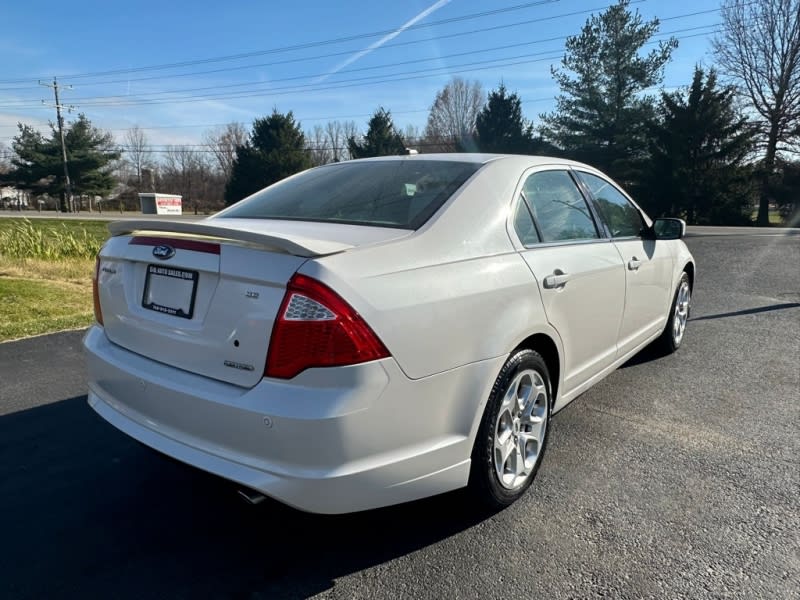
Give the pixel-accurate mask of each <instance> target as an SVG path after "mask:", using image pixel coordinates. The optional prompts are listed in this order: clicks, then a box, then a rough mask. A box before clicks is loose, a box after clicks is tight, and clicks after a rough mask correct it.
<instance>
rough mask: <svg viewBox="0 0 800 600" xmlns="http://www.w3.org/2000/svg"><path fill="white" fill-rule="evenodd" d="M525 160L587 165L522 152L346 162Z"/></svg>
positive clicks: (432, 155)
mask: <svg viewBox="0 0 800 600" xmlns="http://www.w3.org/2000/svg"><path fill="white" fill-rule="evenodd" d="M520 159H523V160H525V162H526V163H528V164H529V166H532V167H534V166H538V165H549V164H553V163H558V164H567V165H575V166H589V165H584V164H583V163H579V162H576V161H574V160H568V159H566V158H558V157H554V156H529V155H524V154H485V153H478V152H474V153H473V152H449V153H448V152H440V153H432V154H409V155H402V156H375V157H373V158H359V159H354V160H351V161H347V162H371V161H387V160H389V161H437V160H438V161H451V162H463V163H472V164H486V163H489V162H493V161H498V160H520Z"/></svg>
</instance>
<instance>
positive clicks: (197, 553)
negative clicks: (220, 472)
mask: <svg viewBox="0 0 800 600" xmlns="http://www.w3.org/2000/svg"><path fill="white" fill-rule="evenodd" d="M720 231H721V230H713V231H711V232H704V231H702V230H694V231H693V235H692V236H691V237H689V238H687V243H688V245H689V246H690V248H691V250H692V251H693V252H694V254H695V257H696V259H697V265H698V281H697V285H696V289H695V294H694V305H693V313H692V319H691V321H690V323H689V328H688V330H687V337H686V338H685V341H684V346H683V347H682V348H681V349H680V350H679V352H678V353H677V354H674V355H671V356H667V357H661V356H658V355H657V354H655V353H653V352H652V351H645V352H644V353H643V354H641V355H639V356H638V357H636V358H634V359H633V360H632V361H631V362H629V363H628V364H627V365H625V366H624V367H623V368H621V369H620V370H618V371H617V372H615V373H614V374H612V375H611V376H610V377H608V378H607V379H606V380H605V381H603V382H601V383H600V384H598V385H597V386H595V387H594V388H592V389H591V390H589V391H588V392H587V393H585V394H583V395H582V396H581V397H579V398H578V399H576V400H575V401H574V402H573V403H572V404H570V405H569V406H568V407H567V408H566V409H565V410H563V411H562V412H561V413H559V414H558V415H557V416H556V417H555V419H554V421H553V424H552V429H551V431H550V435H551V438H550V445H549V448H548V451H547V455H546V456H545V459H544V463H543V465H542V468H541V470H540V471H539V475H538V477H537V479H536V481H535V482H534V486H533V487H532V488H531V490H530V491H529V492H528V493H527V494H526V496H524V497H523V499H521V501H519V502H518V503H516V504H515V505H514V506H512V507H510V508H508V509H506V510H505V511H503V512H501V513H498V514H495V515H486V514H481V513H480V512H478V511H476V510H475V509H474V508H473V507H472V506H471V505H470V504H469V499H468V497H467V496H466V495H465V494H464V493H463V492H455V493H452V494H447V495H444V496H440V497H437V498H432V499H428V500H423V501H419V502H415V503H411V504H407V505H403V506H399V507H393V508H387V509H381V510H376V511H370V512H366V513H360V514H354V515H345V516H336V517H325V516H315V515H308V514H304V513H300V512H297V511H294V510H292V509H289V508H286V507H284V506H281V505H279V504H277V503H273V502H268V503H264V504H261V505H258V506H255V507H252V506H247V505H245V504H243V503H242V502H241V501H239V500H238V499H237V498H236V497H235V495H234V493H233V491H232V488H231V487H230V486H229V485H228V484H227V483H225V482H223V481H221V480H218V479H216V478H214V477H211V476H209V475H206V474H204V473H201V472H198V471H194V470H192V469H189V468H187V467H184V466H182V465H179V464H177V463H174V462H172V461H170V460H167V459H165V458H162V457H160V456H158V455H156V454H154V453H153V452H151V451H149V450H148V449H146V448H143V447H141V446H139V445H138V444H137V443H135V442H133V441H132V440H130V439H129V438H127V437H126V436H124V435H123V434H121V433H119V432H117V431H116V430H115V429H114V428H113V427H111V426H110V425H107V424H106V423H105V422H104V421H102V420H101V419H100V418H99V417H97V416H96V415H95V414H94V412H93V411H92V410H91V409H90V408H89V407H88V406H87V405H86V395H85V393H86V383H85V373H84V360H83V357H82V353H81V344H80V343H81V336H82V332H66V333H60V334H56V335H51V336H44V337H39V338H32V339H29V340H23V341H19V342H11V343H6V344H0V597H2V598H8V599H11V598H137V599H138V598H170V599H173V598H238V599H248V600H255V599H266V598H304V597H309V596H318V597H320V598H341V599H345V598H347V599H350V598H369V599H381V598H414V599H417V598H436V599H439V598H509V597H516V598H536V597H538V598H599V597H610V598H658V599H660V598H722V597H725V598H781V599H783V598H798V597H800V505H799V504H800V501H799V500H798V498H799V497H800V466H799V465H800V463H799V462H798V455H799V454H800V452H799V451H800V436H798V431H799V430H800V427H798V426H799V425H800V237H797V236H787V235H781V234H780V233H778V234H775V232H773V233H770V234H768V235H764V234H763V231H762V232H761V233H759V232H757V231H755V230H745V231H744V232H739V231H734V230H731V231H729V232H727V233H725V232H723V233H725V234H724V235H719V233H720ZM308 443H312V444H313V443H314V441H313V440H308Z"/></svg>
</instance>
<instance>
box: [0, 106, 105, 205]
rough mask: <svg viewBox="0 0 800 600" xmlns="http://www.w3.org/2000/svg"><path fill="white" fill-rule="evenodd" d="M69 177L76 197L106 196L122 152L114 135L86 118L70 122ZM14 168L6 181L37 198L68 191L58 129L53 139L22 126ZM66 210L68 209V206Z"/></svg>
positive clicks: (16, 140)
mask: <svg viewBox="0 0 800 600" xmlns="http://www.w3.org/2000/svg"><path fill="white" fill-rule="evenodd" d="M64 142H65V146H66V150H67V162H68V164H69V176H70V181H71V183H72V192H73V194H74V195H75V196H82V195H86V196H105V195H107V194H109V193H110V192H111V190H112V189H113V188H114V185H115V183H116V182H115V179H114V177H113V175H112V172H111V171H112V168H113V163H114V162H115V161H116V160H118V159H119V157H120V152H119V150H118V149H117V148H116V146H115V144H114V138H113V136H112V135H111V133H110V132H107V131H102V130H100V129H98V128H96V127H95V126H94V125H92V123H91V121H89V119H87V118H86V116H85V115H83V114H80V115H78V118H77V120H76V121H74V122H72V123H69V124H68V125H67V129H66V131H65V132H64ZM12 148H13V150H14V157H13V158H12V159H11V164H12V168H11V170H10V171H9V172H8V173H7V174H6V175H5V176H4V179H5V181H8V182H9V183H11V184H12V185H15V186H17V187H19V188H20V189H23V190H27V191H28V192H30V193H31V194H33V195H41V194H48V195H50V196H52V197H59V196H61V195H62V194H63V193H64V191H65V181H64V166H63V163H62V155H61V139H60V136H59V134H58V131H57V130H56V129H55V127H51V132H50V136H49V137H45V136H43V135H42V134H41V133H39V132H38V131H36V130H35V129H33V128H32V127H30V126H29V125H23V124H22V123H20V124H19V134H18V135H17V136H16V137H15V138H14V141H13V143H12ZM62 207H63V208H64V209H65V210H66V206H65V205H63V199H62Z"/></svg>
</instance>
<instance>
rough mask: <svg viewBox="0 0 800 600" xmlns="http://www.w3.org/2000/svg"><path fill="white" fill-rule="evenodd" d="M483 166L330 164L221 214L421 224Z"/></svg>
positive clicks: (415, 162) (384, 224)
mask: <svg viewBox="0 0 800 600" xmlns="http://www.w3.org/2000/svg"><path fill="white" fill-rule="evenodd" d="M480 167H481V165H480V164H479V163H466V162H456V161H439V160H385V161H365V162H346V163H337V164H332V165H326V166H324V167H319V168H317V169H311V170H309V171H306V172H304V173H301V174H299V175H297V176H295V177H293V178H291V179H288V180H285V181H282V182H279V183H277V184H275V185H272V186H270V187H268V188H265V189H263V190H261V191H260V192H257V193H255V194H254V195H252V196H250V197H249V198H248V199H247V200H244V201H242V202H240V203H239V204H236V205H234V206H232V207H231V208H230V209H228V210H226V211H225V212H224V213H223V214H221V215H219V217H220V218H238V219H242V218H244V219H288V220H296V221H325V222H328V221H330V222H336V223H351V224H356V225H373V226H378V227H397V228H401V229H418V228H419V227H420V226H421V225H422V224H423V223H425V221H427V220H428V219H429V218H430V217H431V215H433V213H435V212H436V211H437V210H438V209H439V207H440V206H442V204H444V202H445V201H446V200H447V199H448V198H449V197H450V196H452V195H453V193H454V192H455V191H456V190H457V189H458V188H460V187H461V185H462V184H463V183H464V182H465V181H466V180H467V179H469V177H470V176H472V174H473V173H475V172H476V171H477V170H478V169H479V168H480Z"/></svg>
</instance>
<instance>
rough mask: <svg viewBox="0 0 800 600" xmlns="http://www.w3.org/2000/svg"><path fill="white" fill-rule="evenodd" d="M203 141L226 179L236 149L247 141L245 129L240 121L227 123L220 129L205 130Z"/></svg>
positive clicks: (234, 158) (228, 175) (229, 173)
mask: <svg viewBox="0 0 800 600" xmlns="http://www.w3.org/2000/svg"><path fill="white" fill-rule="evenodd" d="M203 141H204V143H205V144H206V145H208V147H209V148H210V150H211V152H212V154H213V155H214V158H215V159H216V162H217V164H218V165H219V170H220V171H221V172H222V175H223V176H224V177H225V180H226V181H227V180H228V179H230V176H231V172H232V170H233V162H234V161H235V160H236V149H237V148H238V147H239V146H242V145H244V143H245V142H246V141H247V129H246V128H245V126H244V125H243V124H242V123H228V124H227V125H225V126H224V127H222V128H221V129H216V130H212V131H207V132H206V133H205V134H204V135H203Z"/></svg>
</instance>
